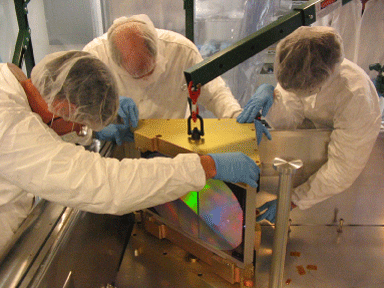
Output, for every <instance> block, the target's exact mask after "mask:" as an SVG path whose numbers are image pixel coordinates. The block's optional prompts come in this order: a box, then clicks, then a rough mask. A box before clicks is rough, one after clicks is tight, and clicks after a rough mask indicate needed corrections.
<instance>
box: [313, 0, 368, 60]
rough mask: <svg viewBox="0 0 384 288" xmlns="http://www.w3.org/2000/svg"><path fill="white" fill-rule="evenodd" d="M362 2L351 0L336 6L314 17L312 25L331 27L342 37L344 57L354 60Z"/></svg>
mask: <svg viewBox="0 0 384 288" xmlns="http://www.w3.org/2000/svg"><path fill="white" fill-rule="evenodd" d="M361 9H362V4H361V1H360V0H352V1H350V2H348V3H347V4H344V5H343V6H340V7H338V8H337V9H335V10H333V11H332V12H330V13H329V14H327V15H325V16H324V17H321V18H319V19H316V22H315V23H313V24H312V26H328V27H333V28H335V29H336V31H337V32H339V34H340V36H341V38H342V39H343V46H344V54H345V58H347V59H348V60H351V61H354V59H355V53H356V42H357V37H356V35H357V34H356V33H357V31H358V30H359V27H360V23H361Z"/></svg>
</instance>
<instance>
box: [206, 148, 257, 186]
mask: <svg viewBox="0 0 384 288" xmlns="http://www.w3.org/2000/svg"><path fill="white" fill-rule="evenodd" d="M208 155H209V156H211V157H212V158H213V160H214V161H215V165H216V171H217V174H216V176H215V177H213V179H218V180H223V181H228V182H233V183H240V182H241V183H246V184H248V185H250V186H252V187H255V188H256V187H257V180H259V174H260V169H259V167H258V166H257V165H256V163H255V161H253V160H252V159H251V158H249V157H248V156H247V155H245V154H244V153H241V152H231V153H217V154H208Z"/></svg>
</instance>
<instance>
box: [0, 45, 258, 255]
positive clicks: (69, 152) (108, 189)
mask: <svg viewBox="0 0 384 288" xmlns="http://www.w3.org/2000/svg"><path fill="white" fill-rule="evenodd" d="M0 83H1V84H0V119H1V120H0V231H1V233H0V253H1V251H5V250H6V248H5V247H6V246H7V243H11V242H12V241H11V239H12V235H13V234H14V233H15V231H16V230H17V228H18V227H19V225H20V223H21V222H22V221H23V220H24V219H25V218H26V216H27V214H28V213H29V211H30V209H31V207H32V204H33V201H34V197H35V196H38V197H41V198H43V199H46V200H48V201H53V202H57V203H60V204H62V205H65V206H69V207H74V208H77V209H80V210H84V211H90V212H93V213H108V214H119V215H120V214H125V213H129V212H132V211H136V210H140V209H143V208H146V207H152V206H154V205H158V204H162V203H165V202H169V201H173V200H175V199H177V198H179V197H181V196H183V195H184V194H186V193H188V192H189V191H192V190H193V191H196V190H201V189H202V188H203V187H204V185H205V182H206V179H208V178H214V179H221V180H225V181H229V182H243V183H247V184H249V185H251V186H253V187H256V186H257V184H256V182H257V179H258V173H259V168H258V167H257V165H256V164H255V162H254V161H253V160H251V159H250V158H249V157H247V156H246V155H244V154H242V153H223V154H212V155H203V156H199V155H197V154H194V153H186V154H179V155H178V156H176V157H175V158H163V157H159V158H156V159H124V160H122V161H119V160H117V159H113V158H103V157H102V156H101V155H100V154H98V153H94V152H90V151H87V150H85V148H84V147H83V146H79V145H75V144H72V143H68V142H65V141H63V139H62V138H61V137H60V136H59V134H61V135H63V134H65V133H71V131H72V130H74V129H76V128H75V127H76V126H83V125H87V126H88V127H90V128H91V129H93V130H94V131H98V130H100V129H102V128H103V127H104V126H106V125H108V124H109V123H110V122H111V121H112V120H113V119H115V118H116V115H117V113H118V108H119V97H118V93H117V89H116V83H115V81H114V78H113V75H112V74H111V73H110V71H109V69H108V67H107V66H106V65H105V64H104V63H102V62H101V61H100V60H99V59H97V58H96V57H95V56H93V55H91V54H89V53H87V52H83V51H67V52H57V53H53V54H50V55H48V56H46V57H45V58H44V59H43V60H42V61H41V62H39V63H38V64H37V65H36V66H35V67H34V68H33V70H32V73H31V79H30V80H29V82H28V83H25V82H23V83H22V82H19V78H18V77H17V75H16V73H14V72H13V71H12V70H11V69H10V65H8V64H0ZM33 90H36V91H33ZM36 92H37V93H36ZM39 97H40V98H39ZM44 105H45V107H44ZM47 115H48V117H47ZM47 118H48V119H47ZM110 125H115V124H110ZM116 125H117V124H116ZM119 125H120V124H119ZM59 126H60V127H59ZM65 130H67V131H65ZM56 131H57V132H56ZM59 131H60V132H59Z"/></svg>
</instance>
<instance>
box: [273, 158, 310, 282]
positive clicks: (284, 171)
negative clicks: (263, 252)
mask: <svg viewBox="0 0 384 288" xmlns="http://www.w3.org/2000/svg"><path fill="white" fill-rule="evenodd" d="M302 166H303V162H302V161H301V160H293V161H289V162H288V161H285V160H283V159H280V158H275V159H274V160H273V167H274V168H275V169H276V171H277V172H279V189H278V195H277V211H276V226H275V233H274V237H273V246H272V247H273V250H272V263H271V270H270V278H269V288H279V287H282V286H283V281H282V280H283V276H284V264H285V254H286V250H287V241H288V229H289V225H288V224H289V213H290V211H291V192H292V178H293V176H294V174H295V173H296V171H297V170H298V169H300V168H301V167H302Z"/></svg>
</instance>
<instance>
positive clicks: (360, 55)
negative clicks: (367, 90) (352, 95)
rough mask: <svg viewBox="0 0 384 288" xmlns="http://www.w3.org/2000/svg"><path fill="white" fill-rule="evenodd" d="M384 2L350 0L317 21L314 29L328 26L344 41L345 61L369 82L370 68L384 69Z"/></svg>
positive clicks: (371, 73) (372, 75)
mask: <svg viewBox="0 0 384 288" xmlns="http://www.w3.org/2000/svg"><path fill="white" fill-rule="evenodd" d="M383 11H384V1H382V0H369V1H367V0H352V1H350V2H348V3H346V4H345V5H343V6H341V7H339V8H337V9H336V10H335V11H332V12H331V13H329V14H328V15H326V16H324V17H322V18H320V19H318V20H317V21H316V22H315V23H314V24H312V25H315V26H330V27H333V28H335V29H336V30H337V32H339V34H340V35H341V38H342V39H343V43H344V49H345V57H346V58H347V59H348V60H351V61H353V62H355V63H356V64H357V65H359V66H360V67H361V68H362V69H363V70H364V71H365V72H366V73H367V74H368V75H369V76H370V77H371V79H374V78H376V76H377V72H376V71H371V70H369V65H371V64H375V63H380V64H382V65H384V50H383V47H384V36H383V35H384V13H383Z"/></svg>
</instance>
